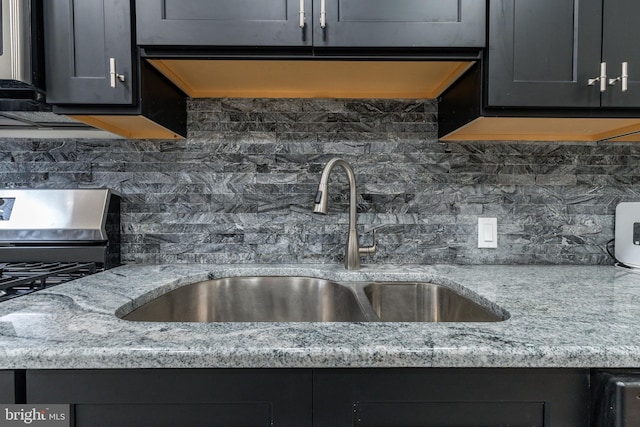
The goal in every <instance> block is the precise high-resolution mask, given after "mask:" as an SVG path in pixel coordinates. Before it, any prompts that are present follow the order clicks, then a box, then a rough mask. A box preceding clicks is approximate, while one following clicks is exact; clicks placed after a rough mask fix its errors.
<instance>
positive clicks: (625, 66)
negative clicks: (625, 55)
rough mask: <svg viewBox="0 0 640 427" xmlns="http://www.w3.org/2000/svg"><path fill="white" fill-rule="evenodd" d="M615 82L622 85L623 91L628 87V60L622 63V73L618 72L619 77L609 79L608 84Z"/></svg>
mask: <svg viewBox="0 0 640 427" xmlns="http://www.w3.org/2000/svg"><path fill="white" fill-rule="evenodd" d="M616 82H620V84H621V85H622V91H623V92H626V91H627V89H628V88H629V63H628V62H623V63H622V73H621V74H620V76H619V77H616V78H615V79H609V84H610V85H611V86H613V85H615V84H616Z"/></svg>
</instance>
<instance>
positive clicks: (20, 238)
mask: <svg viewBox="0 0 640 427" xmlns="http://www.w3.org/2000/svg"><path fill="white" fill-rule="evenodd" d="M119 264H120V197H119V196H118V195H117V194H116V193H114V192H113V191H111V190H108V189H73V190H66V189H65V190H31V189H29V190H26V189H21V190H15V189H8V190H2V189H0V301H4V300H7V299H10V298H15V297H16V296H21V295H24V294H27V293H30V292H34V291H37V290H39V289H43V288H45V287H49V286H55V285H58V284H60V283H64V282H68V281H69V280H73V279H76V278H79V277H83V276H86V275H88V274H92V273H95V272H97V271H101V270H104V269H107V268H111V267H115V266H117V265H119Z"/></svg>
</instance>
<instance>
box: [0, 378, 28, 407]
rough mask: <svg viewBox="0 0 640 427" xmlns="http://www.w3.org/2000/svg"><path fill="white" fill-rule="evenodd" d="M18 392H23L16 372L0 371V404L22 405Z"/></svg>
mask: <svg viewBox="0 0 640 427" xmlns="http://www.w3.org/2000/svg"><path fill="white" fill-rule="evenodd" d="M23 377H24V376H23ZM22 379H24V378H22ZM20 390H23V384H21V381H20V375H19V373H18V372H16V371H5V370H3V371H0V403H8V404H11V403H22V402H21V397H20V394H21V393H20ZM23 392H24V390H23ZM22 399H24V396H22Z"/></svg>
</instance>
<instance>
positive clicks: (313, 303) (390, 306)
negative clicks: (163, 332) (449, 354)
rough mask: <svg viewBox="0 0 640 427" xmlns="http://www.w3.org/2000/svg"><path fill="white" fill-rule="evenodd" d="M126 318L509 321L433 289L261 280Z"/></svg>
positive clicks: (184, 291) (164, 298)
mask: <svg viewBox="0 0 640 427" xmlns="http://www.w3.org/2000/svg"><path fill="white" fill-rule="evenodd" d="M475 299H477V300H478V301H483V300H482V298H480V297H478V298H475ZM121 318H122V319H124V320H130V321H140V322H498V321H502V320H505V319H507V318H508V314H506V312H505V311H503V310H501V309H500V308H498V307H495V306H493V305H492V304H491V303H490V302H488V301H485V302H484V303H482V304H480V303H478V302H476V301H474V300H472V299H470V298H467V297H466V296H463V295H461V294H459V293H457V292H455V291H454V290H452V289H450V288H448V287H445V286H441V285H436V284H433V283H427V282H415V283H410V282H335V281H330V280H324V279H318V278H312V277H296V276H283V277H278V276H254V277H227V278H220V279H212V280H206V281H202V282H197V283H193V284H190V285H185V286H182V287H180V288H177V289H174V290H172V291H170V292H167V293H166V294H164V295H161V296H159V297H157V298H155V299H153V300H151V301H149V302H147V303H146V304H143V305H141V306H140V307H138V308H136V309H135V310H133V311H131V312H129V313H128V314H125V315H123V316H121Z"/></svg>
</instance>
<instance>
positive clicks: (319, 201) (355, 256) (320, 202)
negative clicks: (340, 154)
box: [313, 158, 375, 270]
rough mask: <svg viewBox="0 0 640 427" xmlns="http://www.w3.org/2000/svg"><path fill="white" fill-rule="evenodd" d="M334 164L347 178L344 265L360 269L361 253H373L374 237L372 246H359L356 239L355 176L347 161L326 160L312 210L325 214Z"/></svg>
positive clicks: (337, 159)
mask: <svg viewBox="0 0 640 427" xmlns="http://www.w3.org/2000/svg"><path fill="white" fill-rule="evenodd" d="M336 166H341V167H342V168H343V169H344V171H345V173H346V174H347V178H348V179H349V232H348V234H347V245H346V252H345V267H346V268H347V269H349V270H358V269H360V255H361V254H362V255H374V254H375V239H374V244H373V246H371V247H366V248H360V244H359V241H358V217H357V215H358V208H357V204H356V199H357V196H356V195H357V192H356V176H355V174H354V173H353V169H352V168H351V166H350V165H349V163H347V162H346V161H344V160H342V159H340V158H334V159H331V160H329V161H328V162H327V164H326V165H325V167H324V169H322V176H321V177H320V184H319V185H318V191H317V193H316V197H315V201H314V202H315V205H314V208H313V212H314V213H320V214H325V215H326V214H327V211H328V205H329V177H330V176H331V172H332V171H333V168H334V167H336Z"/></svg>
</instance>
